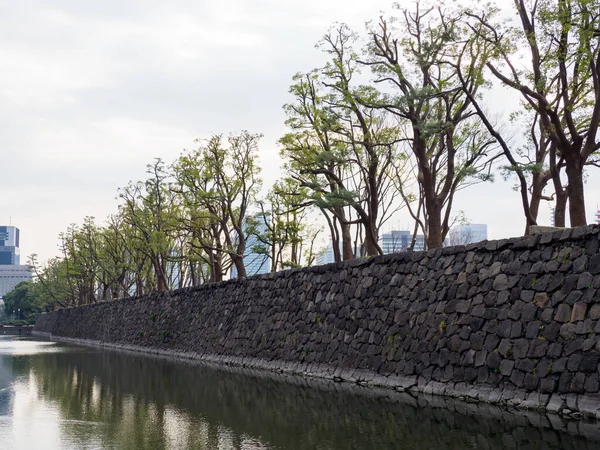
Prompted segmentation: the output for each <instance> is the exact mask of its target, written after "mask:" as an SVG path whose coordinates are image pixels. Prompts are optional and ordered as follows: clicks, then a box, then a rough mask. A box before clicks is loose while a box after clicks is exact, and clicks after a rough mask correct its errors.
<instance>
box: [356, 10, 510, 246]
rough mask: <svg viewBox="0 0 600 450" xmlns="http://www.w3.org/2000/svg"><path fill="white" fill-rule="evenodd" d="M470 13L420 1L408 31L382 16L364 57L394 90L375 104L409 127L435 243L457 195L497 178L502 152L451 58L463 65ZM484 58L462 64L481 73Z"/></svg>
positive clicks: (476, 82) (407, 18) (426, 225)
mask: <svg viewBox="0 0 600 450" xmlns="http://www.w3.org/2000/svg"><path fill="white" fill-rule="evenodd" d="M464 17H465V15H464V14H463V13H462V12H460V11H459V10H451V9H445V8H435V7H423V5H422V4H421V3H419V2H417V4H416V6H415V8H414V9H413V10H408V9H403V10H402V19H401V23H402V27H401V28H400V27H398V28H395V27H394V26H393V24H394V22H395V21H394V20H393V19H392V20H387V19H386V18H384V17H382V18H381V20H380V21H379V23H378V24H377V25H376V26H373V27H372V28H371V29H370V43H369V50H368V56H367V58H366V59H365V60H364V61H363V63H364V64H366V65H368V66H370V67H371V69H372V70H373V73H374V74H375V76H376V80H375V82H376V83H378V84H381V85H387V86H388V87H389V92H388V93H386V94H385V95H383V96H382V98H381V99H375V101H371V102H370V103H371V104H373V105H375V106H377V107H379V108H381V109H384V110H386V111H389V112H390V113H392V114H394V115H395V116H396V117H397V118H398V120H399V121H400V123H401V124H406V127H405V133H406V142H407V144H408V147H409V149H410V157H411V159H413V160H414V167H415V168H416V172H417V173H416V174H415V175H416V178H417V180H418V184H419V190H418V194H419V195H420V196H421V198H422V206H423V208H422V212H423V214H424V221H423V223H422V228H423V232H424V234H425V236H426V243H427V247H428V248H436V247H441V246H442V243H443V241H444V238H445V236H446V234H447V233H448V230H449V228H450V225H451V217H452V215H451V214H452V204H453V201H454V196H455V194H456V192H457V191H458V190H459V189H461V188H464V187H465V186H467V185H469V184H472V183H474V182H480V181H486V180H489V179H491V164H492V162H493V161H494V160H495V159H496V158H497V156H498V155H497V154H496V152H495V150H494V139H493V138H491V137H490V136H489V135H488V133H487V131H486V130H485V129H483V127H481V126H480V123H479V122H478V121H477V120H475V119H474V117H473V115H474V112H473V108H472V102H471V97H470V96H469V95H466V94H465V93H464V88H465V86H463V85H462V84H461V83H460V79H459V77H458V75H457V71H456V69H455V68H454V67H453V66H452V64H449V63H448V61H453V62H455V63H457V55H458V51H459V49H460V46H461V42H462V40H463V36H464V35H465V34H466V33H467V32H468V30H467V28H466V26H465V24H464ZM484 63H485V60H483V59H482V57H481V55H480V54H478V53H472V54H469V55H466V56H464V57H463V58H462V60H461V61H460V64H461V65H462V66H463V67H466V71H467V72H469V73H480V72H481V71H482V69H483V65H484ZM481 84H482V80H481V78H480V77H473V78H471V79H470V82H469V83H468V84H467V86H466V89H467V90H468V92H469V93H470V94H471V96H476V95H477V92H478V90H479V89H480V87H481ZM419 206H421V203H419ZM410 211H411V214H412V215H413V217H414V218H415V220H417V221H419V217H418V215H417V214H416V213H415V211H414V210H413V209H412V208H411V209H410Z"/></svg>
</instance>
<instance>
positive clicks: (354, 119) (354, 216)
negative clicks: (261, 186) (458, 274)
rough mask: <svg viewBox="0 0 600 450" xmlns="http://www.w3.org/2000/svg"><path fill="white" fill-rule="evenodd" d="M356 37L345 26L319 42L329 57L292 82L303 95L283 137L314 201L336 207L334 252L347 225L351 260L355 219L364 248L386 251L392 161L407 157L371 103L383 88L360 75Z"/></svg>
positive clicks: (332, 210) (289, 108)
mask: <svg viewBox="0 0 600 450" xmlns="http://www.w3.org/2000/svg"><path fill="white" fill-rule="evenodd" d="M356 40H357V36H356V35H355V34H354V33H352V32H351V31H350V30H349V29H348V28H347V27H346V26H344V25H341V26H339V27H337V28H334V29H332V30H331V31H330V32H329V33H328V34H326V35H325V37H324V38H323V40H322V41H321V42H320V44H319V47H320V48H321V50H323V51H324V52H325V53H326V54H327V55H328V56H329V61H328V62H327V64H326V65H325V66H324V67H323V68H321V69H316V70H314V71H312V72H310V73H308V74H305V75H297V76H296V77H295V81H296V83H295V84H294V85H293V86H292V87H291V89H290V91H291V93H292V94H293V95H294V97H295V102H294V103H292V104H289V105H286V106H285V110H286V112H287V114H288V117H289V119H288V121H287V124H288V126H289V127H290V128H291V129H292V131H291V132H290V133H288V134H287V135H285V136H284V137H283V138H282V139H281V140H280V142H281V144H282V145H283V150H282V154H283V156H284V158H285V159H286V161H287V164H286V168H287V170H288V171H289V173H290V175H291V176H292V177H293V178H294V179H296V180H297V181H298V182H299V183H300V184H301V186H304V187H307V188H309V189H310V190H311V192H312V194H311V195H312V199H313V202H314V204H315V205H317V206H318V207H320V208H321V210H322V211H323V213H324V214H325V213H326V212H328V213H329V214H326V218H327V219H328V224H329V227H330V231H331V234H332V241H333V243H334V252H337V251H338V245H337V242H338V239H339V235H338V233H337V229H336V225H337V223H339V224H340V226H341V235H342V236H341V237H342V249H343V252H342V253H343V255H342V257H343V259H349V258H350V257H353V256H354V249H356V247H357V245H356V243H355V245H354V246H353V245H352V238H351V234H350V226H351V225H358V227H359V228H358V233H360V234H363V235H362V238H361V239H360V241H361V244H362V249H361V254H364V255H377V254H381V252H382V250H381V248H380V246H379V242H378V239H379V229H380V227H381V225H382V224H383V223H385V221H386V220H388V219H389V217H390V216H391V215H392V214H393V213H394V212H396V211H397V210H398V207H399V203H398V202H394V200H395V197H396V195H397V193H396V191H395V190H394V189H393V185H394V183H393V178H392V170H391V169H392V164H393V162H394V161H396V160H398V159H401V158H402V157H403V155H402V154H401V152H400V151H399V148H398V143H399V142H400V138H399V135H398V128H397V127H396V126H395V124H393V123H392V122H391V121H390V117H389V114H388V113H387V112H386V111H384V110H381V109H377V108H374V107H371V106H365V104H366V103H368V102H369V101H373V99H375V98H377V97H378V96H379V94H378V92H377V91H376V90H375V89H374V88H372V87H371V86H368V85H359V84H357V82H356V81H355V79H356V78H357V77H358V76H359V64H358V55H357V54H356V52H355V51H354V50H353V48H352V44H353V43H354V42H355V41H356ZM346 209H347V210H348V211H349V213H347V212H346ZM330 215H331V216H333V217H334V218H335V221H336V222H332V220H331V219H330ZM353 247H354V249H353ZM336 259H339V255H337V254H336Z"/></svg>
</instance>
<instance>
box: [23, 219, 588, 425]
mask: <svg viewBox="0 0 600 450" xmlns="http://www.w3.org/2000/svg"><path fill="white" fill-rule="evenodd" d="M599 239H600V227H597V226H589V227H581V228H574V229H567V230H564V231H557V232H554V233H546V234H540V235H533V236H528V237H523V238H515V239H505V240H499V241H489V242H487V241H486V242H482V243H479V244H472V245H468V246H466V247H465V246H458V247H448V248H444V249H436V250H431V251H429V252H418V253H417V252H415V253H399V254H393V255H385V256H378V257H374V258H368V259H357V260H353V261H347V262H343V263H337V264H330V265H326V266H319V267H309V268H304V269H294V270H288V271H284V272H279V273H275V274H268V275H260V276H256V277H251V278H248V279H244V280H230V281H225V282H222V283H215V284H209V285H204V286H201V287H198V288H187V289H180V290H177V291H172V292H166V293H158V294H155V295H151V296H148V297H140V298H131V299H125V300H119V301H111V302H103V303H98V304H95V305H91V306H85V307H79V308H72V309H63V310H59V311H57V312H54V313H50V314H46V315H43V316H42V317H40V319H39V320H38V322H37V324H36V326H35V331H34V332H35V333H38V334H46V335H51V336H52V337H54V338H57V339H63V340H73V341H76V342H86V343H92V344H98V345H106V346H112V347H123V348H128V349H132V350H141V351H147V352H155V353H162V354H172V355H178V356H183V357H190V358H198V359H203V360H207V361H213V362H221V363H226V364H235V365H242V366H248V367H254V368H264V369H269V370H276V371H282V372H289V373H300V374H305V375H312V376H320V377H326V378H333V379H335V380H338V381H351V382H358V383H361V384H371V385H378V386H385V387H390V388H395V389H398V390H408V391H418V392H425V393H433V394H441V395H447V396H452V397H459V398H470V399H472V400H479V401H486V402H490V403H496V404H504V405H510V406H517V407H522V408H531V409H546V410H548V411H551V412H556V413H561V414H563V415H574V416H577V415H586V416H591V417H596V418H600V394H599V391H600V379H599V374H600V370H599V364H600V252H599V244H600V241H599Z"/></svg>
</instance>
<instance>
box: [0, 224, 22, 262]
mask: <svg viewBox="0 0 600 450" xmlns="http://www.w3.org/2000/svg"><path fill="white" fill-rule="evenodd" d="M20 263H21V255H20V251H19V229H18V228H17V227H12V226H8V227H2V226H0V265H13V266H14V265H17V266H18V265H19V264H20Z"/></svg>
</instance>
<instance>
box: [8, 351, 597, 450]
mask: <svg viewBox="0 0 600 450" xmlns="http://www.w3.org/2000/svg"><path fill="white" fill-rule="evenodd" d="M309 384H310V385H309ZM359 391H360V394H357V389H354V388H349V387H344V386H341V385H334V384H330V383H325V382H318V383H314V382H313V383H308V382H306V381H305V380H302V379H298V378H291V377H286V378H285V379H284V377H274V376H266V375H265V374H264V373H250V372H240V371H236V370H233V369H229V370H217V369H214V368H210V367H206V366H201V365H196V364H192V363H184V362H177V361H170V360H165V359H158V358H150V357H144V356H140V355H131V354H124V353H118V352H112V351H102V350H97V349H89V348H83V347H73V346H65V345H62V344H55V343H48V342H37V341H33V340H17V339H11V340H10V341H2V342H0V442H1V443H2V448H7V449H11V448H15V449H35V448H40V449H52V448H72V449H88V448H89V449H91V448H120V449H121V448H122V449H163V448H172V449H185V448H193V449H206V450H229V449H235V450H241V449H244V450H246V449H247V450H250V449H265V450H266V449H269V450H275V449H277V450H284V449H285V450H287V449H297V450H308V449H311V450H313V449H317V450H342V449H344V450H346V449H383V450H387V449H417V450H418V449H479V448H483V449H486V448H488V449H502V448H551V449H600V444H599V442H600V438H598V437H597V436H596V434H597V433H598V432H597V430H598V427H597V425H596V424H586V423H574V422H572V423H568V424H565V423H563V422H562V421H560V420H558V419H557V418H552V417H550V419H548V418H546V417H545V416H541V415H537V414H534V413H527V414H525V413H509V412H507V411H503V410H501V409H498V408H490V407H480V406H477V405H467V404H464V403H452V402H444V401H443V400H441V399H429V400H427V401H426V398H425V397H421V398H419V400H418V401H417V400H415V399H413V398H412V397H410V396H408V395H402V394H395V395H394V396H393V397H392V398H390V397H387V396H385V395H378V394H377V393H375V392H374V391H367V390H359ZM367 394H368V395H367ZM376 394H377V395H376ZM440 403H443V404H440ZM555 428H558V429H561V428H564V430H562V431H557V430H555ZM582 433H583V434H585V435H586V436H587V439H586V438H584V437H582V436H578V434H582ZM5 444H6V445H5Z"/></svg>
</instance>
